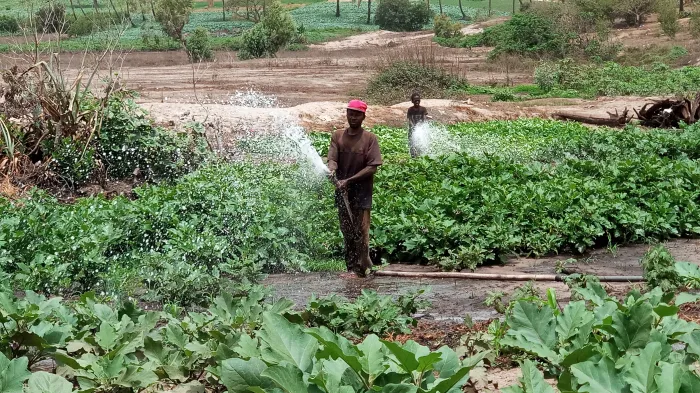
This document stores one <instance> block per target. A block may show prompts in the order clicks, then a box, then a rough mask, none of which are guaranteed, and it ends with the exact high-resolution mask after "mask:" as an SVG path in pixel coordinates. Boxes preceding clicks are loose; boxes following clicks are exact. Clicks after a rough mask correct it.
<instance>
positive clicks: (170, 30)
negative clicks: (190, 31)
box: [155, 0, 192, 42]
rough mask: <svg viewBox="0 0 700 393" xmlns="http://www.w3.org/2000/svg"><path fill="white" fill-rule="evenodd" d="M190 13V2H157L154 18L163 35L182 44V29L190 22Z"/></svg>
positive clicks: (173, 0) (179, 0)
mask: <svg viewBox="0 0 700 393" xmlns="http://www.w3.org/2000/svg"><path fill="white" fill-rule="evenodd" d="M191 12H192V0H158V2H157V3H156V8H155V18H156V21H157V22H158V23H160V25H161V28H162V29H163V32H164V33H165V34H167V35H168V36H169V37H171V38H173V39H176V40H178V41H180V42H183V37H182V29H184V28H185V25H186V24H187V22H188V21H189V20H190V13H191Z"/></svg>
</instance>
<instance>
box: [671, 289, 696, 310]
mask: <svg viewBox="0 0 700 393" xmlns="http://www.w3.org/2000/svg"><path fill="white" fill-rule="evenodd" d="M698 300H700V293H688V292H683V293H679V294H678V296H676V300H675V301H674V302H673V303H674V304H675V305H676V306H679V307H680V306H682V305H684V304H687V303H695V302H697V301H698Z"/></svg>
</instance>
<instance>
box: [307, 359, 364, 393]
mask: <svg viewBox="0 0 700 393" xmlns="http://www.w3.org/2000/svg"><path fill="white" fill-rule="evenodd" d="M321 362H322V367H321V372H319V373H317V375H316V376H314V377H313V378H310V381H312V382H314V383H316V384H317V385H318V386H319V387H322V388H324V390H325V391H326V392H328V393H354V392H356V391H358V390H361V389H363V388H364V387H365V385H364V384H363V382H362V381H361V380H360V379H359V377H358V376H357V374H356V373H355V372H354V371H353V370H352V369H350V366H348V364H347V363H345V361H343V359H335V360H329V359H324V360H321Z"/></svg>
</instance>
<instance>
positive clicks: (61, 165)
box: [49, 138, 95, 186]
mask: <svg viewBox="0 0 700 393" xmlns="http://www.w3.org/2000/svg"><path fill="white" fill-rule="evenodd" d="M49 150H50V151H52V152H53V156H52V162H51V168H52V169H53V170H54V171H56V172H57V173H59V174H60V176H61V177H62V178H63V179H64V180H65V181H67V182H68V183H70V184H71V185H73V186H75V185H81V184H84V183H85V182H87V181H88V180H90V177H91V176H92V174H93V171H94V170H95V159H94V155H95V151H94V149H92V148H89V147H86V146H84V145H82V144H81V143H79V142H77V141H73V140H72V139H70V138H64V139H61V140H60V141H59V142H58V144H57V145H56V146H53V147H51V148H50V149H49Z"/></svg>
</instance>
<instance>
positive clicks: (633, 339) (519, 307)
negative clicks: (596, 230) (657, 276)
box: [502, 284, 700, 392]
mask: <svg viewBox="0 0 700 393" xmlns="http://www.w3.org/2000/svg"><path fill="white" fill-rule="evenodd" d="M580 292H581V294H582V295H583V297H584V299H585V300H582V301H574V302H570V303H569V304H568V305H566V306H565V307H564V308H563V309H562V308H560V306H559V305H558V304H557V303H556V302H548V303H547V305H542V304H541V303H538V302H529V301H519V302H518V303H517V304H516V305H515V307H513V311H512V314H511V315H510V316H509V317H508V318H507V323H508V326H509V327H510V329H509V330H508V332H507V334H506V337H505V338H504V339H503V340H502V343H503V344H505V345H507V346H510V347H513V348H516V349H518V350H522V351H525V352H527V353H529V354H531V355H532V356H534V357H535V358H537V359H539V360H540V361H541V362H543V363H544V364H545V368H546V369H547V370H548V371H549V372H551V373H552V374H553V375H556V376H558V386H557V387H558V389H559V391H563V392H576V391H585V392H592V391H595V392H621V391H642V392H651V391H657V389H658V388H659V387H660V386H663V387H664V389H665V391H669V392H679V391H685V390H686V389H690V390H693V389H695V387H696V386H698V385H699V384H700V377H698V375H697V374H696V373H695V372H694V371H693V369H692V368H690V367H689V366H688V365H689V364H692V363H693V362H695V361H697V359H698V355H699V354H700V352H698V348H696V347H697V345H696V337H697V334H698V333H699V332H700V330H699V329H700V326H698V325H697V324H695V323H693V322H686V321H684V320H682V319H680V318H679V317H678V315H677V313H678V306H679V305H681V304H682V300H681V298H682V297H684V296H685V295H682V296H679V297H678V298H677V299H676V302H675V303H676V304H675V305H672V303H671V301H672V299H673V295H672V294H671V295H664V294H663V292H662V291H661V289H659V288H656V289H655V290H653V291H651V292H648V293H646V294H644V295H642V294H640V293H639V292H634V291H633V292H630V293H629V294H628V295H627V296H626V297H625V299H624V300H623V301H618V300H617V299H615V298H613V297H610V296H608V295H607V294H606V293H605V290H604V289H603V288H602V287H601V286H600V285H599V284H591V285H589V286H588V287H587V288H585V289H581V290H580ZM677 343H680V344H681V345H682V347H681V348H685V349H680V350H679V349H676V348H672V345H674V344H677ZM684 345H687V347H686V346H684ZM533 386H540V388H538V390H532V389H533ZM542 389H546V390H542ZM510 391H511V392H526V391H552V390H551V388H550V387H548V386H547V385H546V384H544V381H543V378H542V374H541V373H540V372H539V371H537V370H536V369H535V367H534V363H531V362H527V361H526V362H525V363H524V364H523V378H522V379H521V383H520V385H519V386H515V387H513V388H511V390H510Z"/></svg>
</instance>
